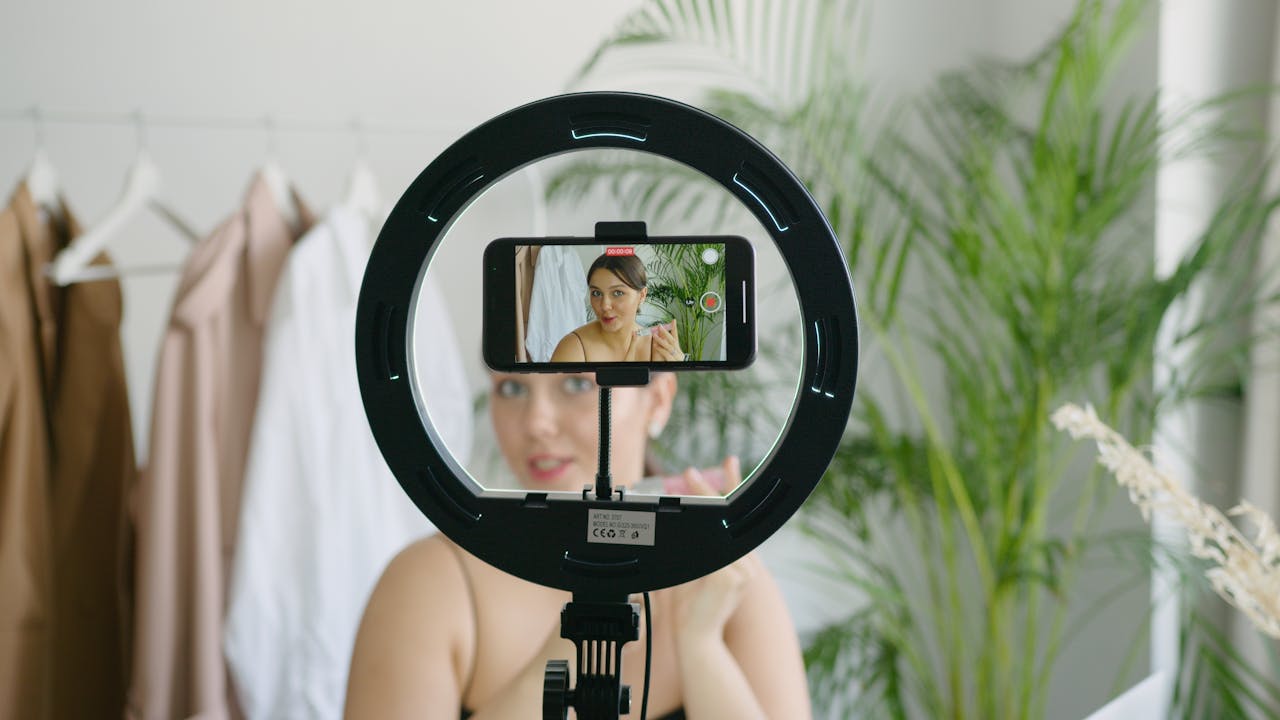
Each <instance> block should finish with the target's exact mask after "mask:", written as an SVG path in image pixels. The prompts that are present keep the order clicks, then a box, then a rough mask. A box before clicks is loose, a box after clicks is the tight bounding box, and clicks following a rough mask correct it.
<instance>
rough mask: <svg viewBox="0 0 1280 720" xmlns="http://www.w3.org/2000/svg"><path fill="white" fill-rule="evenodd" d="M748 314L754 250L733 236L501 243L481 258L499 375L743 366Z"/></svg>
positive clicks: (752, 338) (749, 333)
mask: <svg viewBox="0 0 1280 720" xmlns="http://www.w3.org/2000/svg"><path fill="white" fill-rule="evenodd" d="M755 315H756V313H755V251H754V249H753V248H752V247H751V243H750V242H748V241H747V240H746V239H745V238H742V237H738V236H732V235H715V236H677V237H644V238H640V239H634V240H631V239H628V240H626V241H625V242H624V241H621V240H611V239H605V238H571V237H560V238H500V239H498V240H495V241H493V242H492V243H490V244H489V246H488V247H487V248H486V249H485V253H484V308H483V319H482V323H483V328H482V329H483V333H482V334H483V346H484V360H485V363H486V364H487V365H488V366H489V367H490V368H492V369H494V370H497V371H503V372H581V371H590V370H596V369H599V368H602V367H614V366H643V367H649V368H653V369H661V370H733V369H739V368H744V367H747V366H748V365H750V364H751V362H752V361H753V360H754V359H755V354H756V333H755Z"/></svg>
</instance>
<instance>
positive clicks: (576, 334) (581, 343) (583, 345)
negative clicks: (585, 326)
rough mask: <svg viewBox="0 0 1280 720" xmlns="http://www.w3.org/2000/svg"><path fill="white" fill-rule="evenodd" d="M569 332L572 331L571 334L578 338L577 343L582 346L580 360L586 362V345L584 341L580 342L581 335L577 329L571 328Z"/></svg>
mask: <svg viewBox="0 0 1280 720" xmlns="http://www.w3.org/2000/svg"><path fill="white" fill-rule="evenodd" d="M570 332H572V333H573V336H574V337H576V338H578V345H580V346H582V362H586V361H587V345H586V343H584V342H582V336H581V335H579V334H578V331H577V330H571V331H570Z"/></svg>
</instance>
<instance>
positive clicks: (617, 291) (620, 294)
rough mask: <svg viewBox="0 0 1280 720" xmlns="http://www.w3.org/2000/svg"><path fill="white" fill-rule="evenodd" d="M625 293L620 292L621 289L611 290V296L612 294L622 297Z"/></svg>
mask: <svg viewBox="0 0 1280 720" xmlns="http://www.w3.org/2000/svg"><path fill="white" fill-rule="evenodd" d="M625 294H626V293H624V292H622V291H621V290H614V291H613V296H614V297H622V296H623V295H625Z"/></svg>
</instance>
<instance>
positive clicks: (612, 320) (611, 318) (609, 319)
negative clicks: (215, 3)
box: [600, 315, 618, 325]
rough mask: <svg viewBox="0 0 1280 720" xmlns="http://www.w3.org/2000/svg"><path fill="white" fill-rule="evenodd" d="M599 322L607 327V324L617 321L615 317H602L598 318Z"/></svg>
mask: <svg viewBox="0 0 1280 720" xmlns="http://www.w3.org/2000/svg"><path fill="white" fill-rule="evenodd" d="M600 320H601V322H603V323H604V324H605V325H609V324H611V323H615V322H617V321H618V318H617V316H612V317H611V316H609V315H605V316H604V317H602V318H600Z"/></svg>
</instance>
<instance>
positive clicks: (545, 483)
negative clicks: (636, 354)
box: [490, 373, 675, 492]
mask: <svg viewBox="0 0 1280 720" xmlns="http://www.w3.org/2000/svg"><path fill="white" fill-rule="evenodd" d="M491 379H492V393H491V395H490V415H491V417H492V419H493V429H494V432H495V434H496V435H497V437H498V446H499V447H500V448H501V450H502V455H503V457H504V458H505V459H506V461H507V465H508V466H509V467H510V468H511V472H513V473H514V474H515V476H516V479H517V480H519V481H520V484H521V485H522V486H523V487H525V488H526V489H529V490H563V491H568V492H579V491H581V490H582V488H583V487H585V486H588V485H594V484H595V476H596V463H597V462H598V454H599V446H598V439H599V397H600V391H599V388H598V387H597V386H596V384H595V381H594V377H593V375H592V374H591V373H578V374H564V375H547V374H541V373H539V374H523V373H522V374H515V373H493V374H492V375H491ZM674 382H675V381H674V378H671V377H670V374H669V373H668V374H666V376H655V378H654V379H653V381H652V382H651V383H650V385H649V386H648V387H644V388H614V390H613V392H612V406H613V413H612V425H611V428H612V433H611V434H612V440H613V442H612V443H611V444H610V454H611V458H612V462H611V463H610V464H611V466H612V468H611V469H612V473H613V483H614V485H631V484H633V483H635V482H636V481H638V480H639V479H640V477H641V475H642V474H643V471H644V452H645V441H646V431H647V429H648V427H649V425H650V424H651V423H653V422H655V421H656V422H658V423H659V424H662V423H665V422H666V419H667V414H668V413H669V411H670V401H671V394H672V393H673V392H674V388H675V385H674ZM668 385H669V387H668Z"/></svg>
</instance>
